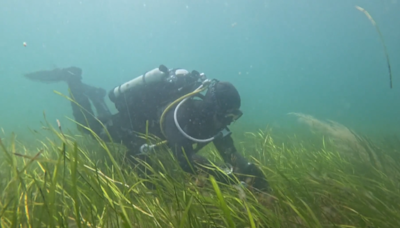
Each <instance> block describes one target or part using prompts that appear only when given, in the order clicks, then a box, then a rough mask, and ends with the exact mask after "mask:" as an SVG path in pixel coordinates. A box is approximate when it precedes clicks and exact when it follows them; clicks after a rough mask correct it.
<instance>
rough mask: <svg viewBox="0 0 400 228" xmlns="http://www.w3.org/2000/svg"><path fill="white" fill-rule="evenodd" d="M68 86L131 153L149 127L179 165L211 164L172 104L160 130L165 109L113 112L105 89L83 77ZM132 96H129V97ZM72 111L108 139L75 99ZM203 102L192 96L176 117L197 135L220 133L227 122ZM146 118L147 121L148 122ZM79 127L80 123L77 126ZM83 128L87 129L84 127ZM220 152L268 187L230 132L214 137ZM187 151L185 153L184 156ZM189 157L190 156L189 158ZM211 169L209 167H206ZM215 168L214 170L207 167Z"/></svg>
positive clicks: (258, 184) (137, 149)
mask: <svg viewBox="0 0 400 228" xmlns="http://www.w3.org/2000/svg"><path fill="white" fill-rule="evenodd" d="M68 84H69V87H70V90H71V93H72V96H73V98H74V99H75V100H76V102H78V103H79V105H80V106H81V107H83V108H84V109H86V111H88V112H90V113H91V114H93V111H92V109H91V106H90V102H89V99H90V100H91V101H92V103H93V105H94V106H95V108H96V110H97V116H98V117H99V119H100V120H101V122H102V123H103V124H104V125H105V126H106V127H107V130H108V132H109V133H110V135H111V137H112V138H113V140H114V141H115V142H118V143H119V142H122V143H123V144H124V145H125V146H126V147H127V148H128V151H129V152H128V155H131V156H135V155H137V154H139V153H140V147H141V146H142V145H143V144H144V143H146V142H145V141H144V140H143V139H142V138H139V137H138V134H137V133H138V132H140V133H144V132H146V127H147V128H148V131H149V133H150V134H153V135H156V136H158V137H159V138H161V139H166V140H167V141H168V146H169V147H170V148H171V149H172V150H173V152H174V155H175V156H176V158H177V160H178V161H179V164H180V166H181V167H182V169H183V170H184V171H186V172H190V173H193V172H194V171H195V170H196V169H197V168H198V166H196V164H203V165H206V164H208V161H207V160H206V159H205V158H204V157H202V156H199V155H197V154H196V152H197V151H198V149H193V145H194V144H196V142H194V141H192V140H191V139H188V138H187V137H185V136H184V135H183V134H182V133H181V132H180V131H179V130H178V128H177V126H176V124H175V121H174V110H175V107H172V108H171V109H170V110H169V111H168V112H167V114H166V115H165V120H164V126H163V127H164V132H165V136H164V135H163V134H162V133H161V130H160V126H159V121H160V114H161V112H162V110H161V111H160V110H157V109H156V108H154V109H151V108H150V109H149V110H132V109H131V110H130V111H129V109H126V110H125V111H120V112H118V113H116V114H113V115H111V113H110V112H109V111H108V108H107V107H106V106H105V103H104V100H103V99H104V95H105V91H104V90H103V89H99V88H94V87H91V86H88V85H85V84H83V83H82V82H81V81H80V80H79V81H73V82H69V83H68ZM128 99H129V97H128ZM71 104H72V108H73V115H74V118H75V120H76V121H77V122H79V123H81V124H83V125H85V126H89V127H90V128H91V129H92V130H94V131H95V132H96V133H97V134H98V135H99V136H100V137H101V138H103V139H104V140H108V137H107V136H106V134H105V132H104V129H103V127H102V126H101V125H100V124H99V123H98V121H97V120H96V119H95V118H94V117H92V116H91V115H87V114H86V115H85V114H84V113H85V111H84V112H82V110H81V109H80V107H78V106H77V105H76V104H75V103H74V102H72V103H71ZM203 106H204V102H203V101H202V100H199V99H189V100H187V101H186V102H185V103H184V104H183V105H181V107H180V108H179V111H178V113H177V119H178V123H179V125H180V127H181V128H182V129H183V131H184V132H185V133H186V134H188V135H190V136H191V137H194V138H196V139H207V138H210V137H213V136H215V135H217V134H218V133H219V132H221V130H223V129H227V128H226V126H223V127H220V128H219V129H216V128H215V124H214V121H213V116H212V115H208V114H207V113H206V112H205V111H204V107H203ZM164 107H165V106H164ZM146 121H148V122H147V123H148V124H146ZM78 128H79V127H78ZM81 130H83V131H85V130H84V129H83V128H81ZM212 142H213V143H214V145H215V147H216V149H217V150H218V152H219V153H220V154H221V156H222V158H223V159H224V160H225V162H227V163H229V164H231V165H232V167H233V171H234V172H235V173H241V174H247V175H254V176H256V178H261V179H257V180H256V181H255V182H254V184H253V186H254V187H256V188H258V189H266V188H267V187H268V184H267V182H266V181H265V180H264V179H263V178H262V177H263V174H262V173H261V171H260V170H259V169H258V168H257V167H256V166H255V165H254V164H251V163H248V162H247V160H246V159H245V158H244V157H243V156H241V155H240V154H239V153H238V152H237V150H236V148H235V146H234V142H233V140H232V138H231V136H230V134H228V135H225V136H218V137H215V139H214V140H213V141H212ZM206 144H207V143H197V146H196V148H202V147H203V146H205V145H206ZM185 155H186V156H185ZM186 157H187V158H186ZM207 170H209V169H207ZM208 172H212V171H208ZM212 174H213V175H214V176H216V178H217V179H218V180H220V181H224V180H226V175H223V174H222V173H220V172H212Z"/></svg>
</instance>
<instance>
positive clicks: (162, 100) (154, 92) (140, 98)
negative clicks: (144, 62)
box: [108, 65, 206, 121]
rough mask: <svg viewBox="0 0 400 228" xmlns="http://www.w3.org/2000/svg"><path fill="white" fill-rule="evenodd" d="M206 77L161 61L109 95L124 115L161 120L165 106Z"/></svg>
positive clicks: (130, 117)
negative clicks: (172, 66) (160, 63)
mask: <svg viewBox="0 0 400 228" xmlns="http://www.w3.org/2000/svg"><path fill="white" fill-rule="evenodd" d="M205 79H206V76H205V74H203V73H201V74H200V73H199V72H197V71H192V72H189V71H188V70H185V69H182V68H175V69H168V68H167V67H166V66H164V65H160V66H159V67H158V68H155V69H152V70H150V71H148V72H146V73H144V74H143V75H140V76H138V77H136V78H134V79H132V80H130V81H128V82H125V83H123V84H121V85H119V86H116V87H114V88H113V89H112V90H111V91H110V92H109V94H108V96H109V98H110V100H111V101H112V102H113V103H114V104H115V107H116V109H117V110H118V111H119V112H120V114H122V115H123V116H125V117H127V118H129V119H131V120H132V119H138V120H140V119H143V118H145V119H147V120H155V121H158V118H159V115H160V111H161V112H162V109H163V107H165V106H166V105H168V104H169V103H171V102H173V101H175V100H176V99H178V98H179V97H181V96H183V95H185V94H188V93H190V92H193V91H194V90H195V89H196V88H197V87H198V86H199V85H201V84H202V82H203V81H204V80H205Z"/></svg>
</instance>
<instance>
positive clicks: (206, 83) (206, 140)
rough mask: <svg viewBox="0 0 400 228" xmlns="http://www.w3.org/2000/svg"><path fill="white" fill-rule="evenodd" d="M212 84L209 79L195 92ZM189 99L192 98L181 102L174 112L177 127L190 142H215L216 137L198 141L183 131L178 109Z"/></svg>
mask: <svg viewBox="0 0 400 228" xmlns="http://www.w3.org/2000/svg"><path fill="white" fill-rule="evenodd" d="M210 83H211V80H209V79H207V80H205V81H204V82H203V83H202V84H201V85H200V86H199V88H197V89H196V90H195V91H198V90H200V89H202V88H203V87H204V86H208V85H209V84H210ZM189 98H190V97H187V98H185V99H183V100H182V101H181V102H179V104H178V105H177V106H176V108H175V111H174V120H175V125H176V127H177V128H178V130H179V131H180V132H181V133H182V134H183V135H184V136H185V137H186V138H188V139H190V140H193V141H195V142H198V143H208V142H211V141H213V140H214V139H215V137H216V136H213V137H211V138H208V139H196V138H193V137H191V136H190V135H188V134H186V132H184V131H183V130H182V128H181V126H180V125H179V123H178V118H177V113H178V109H179V107H180V106H181V105H182V104H183V103H185V101H186V100H187V99H189Z"/></svg>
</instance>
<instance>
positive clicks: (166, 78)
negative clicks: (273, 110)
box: [25, 65, 269, 191]
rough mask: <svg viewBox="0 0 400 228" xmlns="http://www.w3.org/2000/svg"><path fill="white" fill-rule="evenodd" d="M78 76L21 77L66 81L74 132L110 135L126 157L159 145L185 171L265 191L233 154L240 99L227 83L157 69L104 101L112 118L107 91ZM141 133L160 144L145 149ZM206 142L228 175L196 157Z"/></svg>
mask: <svg viewBox="0 0 400 228" xmlns="http://www.w3.org/2000/svg"><path fill="white" fill-rule="evenodd" d="M81 75H82V70H81V69H80V68H78V67H69V68H63V69H60V68H57V69H55V70H51V71H37V72H33V73H28V74H25V76H26V77H27V78H29V79H31V80H34V81H41V82H45V83H51V82H59V81H63V82H66V83H67V84H68V87H69V90H70V95H71V98H72V100H71V105H72V111H73V116H74V118H75V120H76V122H78V123H79V124H78V129H79V130H81V131H83V132H86V133H88V134H90V132H89V131H87V130H86V128H85V127H88V128H90V129H91V130H93V132H95V133H96V134H97V135H98V136H99V137H101V138H102V139H103V140H105V141H110V140H109V139H108V134H107V133H109V135H111V138H112V140H113V141H114V142H121V143H123V144H124V145H125V146H126V147H127V149H128V152H127V155H128V157H129V156H132V157H136V156H139V155H143V154H146V153H148V152H149V151H150V150H153V149H154V148H155V147H157V146H158V145H161V144H164V145H167V146H168V147H169V148H170V149H171V150H172V152H173V154H174V155H175V157H176V158H177V160H178V162H179V165H180V166H181V168H182V169H183V170H184V171H186V172H189V173H193V174H195V173H197V171H200V170H203V171H206V172H207V173H209V174H211V175H213V176H214V177H215V178H216V180H218V181H221V182H225V183H229V179H231V178H227V177H232V176H233V175H236V177H237V176H238V175H237V174H240V175H243V176H242V177H241V178H238V179H239V180H241V181H242V183H245V184H247V185H249V186H251V187H253V188H255V189H257V190H260V191H268V189H269V187H268V182H267V181H266V180H265V178H264V175H263V173H262V171H261V170H260V169H259V168H258V167H256V166H255V164H253V163H250V162H248V161H247V160H246V159H245V158H244V157H243V156H242V155H240V154H239V153H238V151H237V149H236V148H235V146H234V142H233V139H232V137H231V132H230V130H229V128H228V127H227V126H228V125H230V124H231V123H232V122H234V121H236V120H237V119H238V118H240V117H241V116H242V112H241V111H240V106H241V98H240V95H239V93H238V91H237V90H236V88H235V87H234V86H233V85H232V84H231V83H229V82H224V81H218V80H216V79H213V80H210V79H207V77H206V75H205V74H204V73H199V72H197V71H195V70H193V71H191V72H189V71H188V70H186V69H181V68H175V69H168V68H167V67H165V66H164V65H160V66H159V67H157V68H155V69H153V70H150V71H148V72H146V73H144V74H143V75H140V76H138V77H136V78H134V79H132V80H130V81H128V82H126V83H124V84H122V85H119V86H116V87H115V88H113V89H112V90H111V91H110V92H109V93H108V97H109V98H110V100H111V101H112V102H113V103H114V104H115V107H116V109H117V110H118V113H116V114H111V112H110V110H109V109H108V107H107V105H106V103H105V101H104V97H105V96H106V95H107V92H106V90H104V89H102V88H96V87H93V86H90V85H87V84H84V83H83V82H82V76H81ZM204 91H206V92H204ZM202 92H203V93H202ZM91 104H93V106H94V107H95V109H96V114H97V116H95V115H94V112H93V110H92V107H91ZM146 132H149V133H151V134H152V135H155V136H157V137H158V138H160V139H161V140H164V141H162V142H161V143H157V144H153V145H148V144H146V142H147V141H146V140H145V138H144V137H143V134H144V133H146ZM210 142H213V144H214V146H215V148H216V149H217V150H218V152H219V153H220V155H221V157H222V158H223V160H224V161H225V162H226V164H227V165H228V166H229V167H230V168H229V170H228V171H221V170H218V169H217V170H216V169H215V168H211V169H210V167H211V163H210V162H209V161H208V160H207V159H206V158H205V157H202V156H200V155H198V154H197V152H198V151H199V150H200V149H202V148H203V147H204V146H206V145H207V144H209V143H210ZM194 146H195V148H194ZM207 167H208V168H207ZM231 180H232V179H231Z"/></svg>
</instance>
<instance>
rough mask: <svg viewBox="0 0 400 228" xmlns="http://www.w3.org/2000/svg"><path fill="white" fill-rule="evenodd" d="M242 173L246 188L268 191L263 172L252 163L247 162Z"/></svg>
mask: <svg viewBox="0 0 400 228" xmlns="http://www.w3.org/2000/svg"><path fill="white" fill-rule="evenodd" d="M244 174H246V175H247V176H246V177H245V180H244V182H245V183H246V185H247V186H248V188H253V189H256V190H258V191H262V192H269V191H270V187H269V183H268V181H267V179H266V178H265V176H264V174H263V172H262V171H261V170H260V169H259V168H258V167H257V166H256V165H254V164H253V163H248V164H247V166H246V168H245V170H244Z"/></svg>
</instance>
